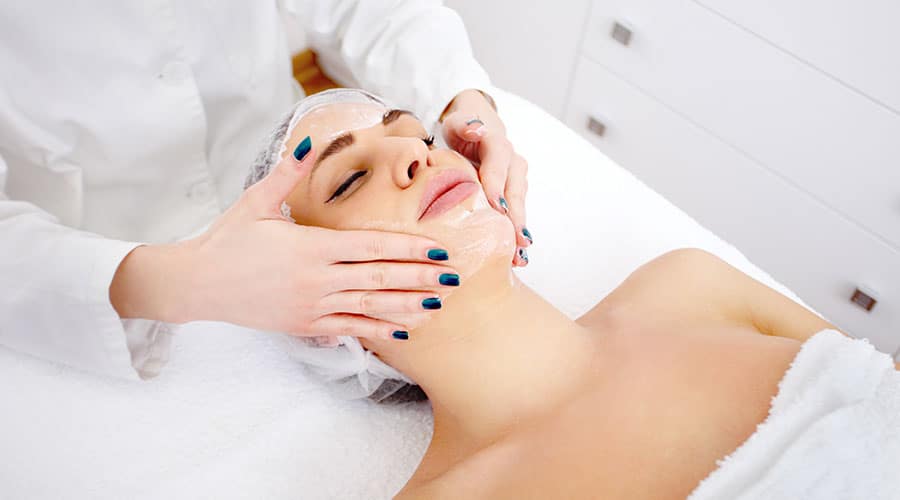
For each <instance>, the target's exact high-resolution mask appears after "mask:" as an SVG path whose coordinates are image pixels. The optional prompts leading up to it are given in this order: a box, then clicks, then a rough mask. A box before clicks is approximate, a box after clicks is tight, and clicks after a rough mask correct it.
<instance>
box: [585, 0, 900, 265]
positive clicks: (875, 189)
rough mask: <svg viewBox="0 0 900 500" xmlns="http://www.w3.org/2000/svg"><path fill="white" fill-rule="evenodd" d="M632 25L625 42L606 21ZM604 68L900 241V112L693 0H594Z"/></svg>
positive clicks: (590, 35)
mask: <svg viewBox="0 0 900 500" xmlns="http://www.w3.org/2000/svg"><path fill="white" fill-rule="evenodd" d="M620 18H621V19H625V20H627V22H629V23H630V24H631V26H632V28H633V30H634V35H633V38H632V43H631V44H630V45H629V46H627V47H626V46H624V45H621V44H619V43H618V42H616V41H614V40H613V39H612V38H611V37H610V36H609V33H610V26H611V24H612V22H613V19H620ZM582 50H583V51H584V53H585V54H586V55H587V56H588V57H589V58H591V59H592V60H594V61H597V62H599V63H601V64H603V65H604V66H605V67H606V68H608V69H609V70H610V71H611V72H613V73H615V74H616V75H618V76H620V77H622V78H624V79H625V80H627V81H629V82H632V83H633V84H635V85H636V86H637V87H639V88H641V89H642V90H643V91H644V92H646V93H648V94H650V95H652V96H654V97H655V98H657V99H659V100H660V101H662V102H664V103H665V104H666V106H668V107H670V108H671V109H672V110H674V111H675V112H677V113H678V114H681V115H683V116H684V117H686V119H688V120H690V121H691V122H693V123H695V124H696V125H697V126H698V127H700V128H703V129H705V130H707V131H709V132H710V133H711V134H713V135H715V136H716V137H719V138H720V139H722V140H724V141H725V142H727V143H729V144H731V145H733V146H734V147H736V148H737V149H738V150H740V151H741V152H742V153H744V154H745V155H747V156H748V157H750V158H751V159H753V161H755V162H757V163H759V164H761V165H764V166H765V167H766V168H768V169H770V170H771V171H772V172H773V173H774V174H775V175H777V176H781V177H784V178H785V179H786V180H788V181H789V182H790V183H793V184H794V185H796V186H799V187H800V188H801V189H803V190H806V191H807V192H809V193H810V194H811V195H812V196H813V197H815V198H816V199H818V200H820V201H821V202H823V203H824V204H827V205H830V206H833V207H835V208H836V209H838V210H839V211H840V212H841V213H843V214H844V215H845V216H847V217H849V218H851V219H852V220H854V221H856V222H857V223H858V224H860V225H861V226H863V227H865V228H867V229H868V230H870V231H872V232H873V233H875V234H876V235H878V236H879V237H881V238H884V239H885V240H887V241H889V242H890V243H891V244H893V245H894V246H895V248H900V140H898V138H900V116H898V115H896V114H894V113H893V112H892V111H890V110H888V109H887V108H885V107H884V106H881V105H879V104H877V103H875V102H873V101H871V100H870V99H868V98H866V97H864V96H862V95H860V94H858V93H856V92H853V91H850V90H848V89H847V88H846V87H844V86H843V85H841V84H839V83H837V82H836V81H835V80H833V79H831V78H828V77H827V76H824V75H823V74H822V73H820V72H819V71H817V70H815V69H814V68H811V67H810V66H808V65H806V64H803V63H801V62H798V61H797V60H796V59H795V58H794V57H792V56H790V55H788V54H786V53H784V52H783V51H781V50H778V49H777V48H775V47H773V46H772V45H770V44H767V43H765V42H763V41H762V40H760V39H759V38H758V37H756V36H754V35H752V34H750V33H748V32H747V31H745V30H742V29H740V28H738V27H736V26H735V25H734V24H732V23H729V22H728V21H726V20H724V19H722V18H721V17H720V16H718V15H717V14H715V13H713V12H711V11H709V10H708V9H706V8H704V7H702V6H700V5H698V4H696V3H694V2H692V1H689V0H672V1H668V2H664V1H661V0H629V1H627V2H626V1H625V0H595V2H594V4H593V8H592V12H591V20H590V22H589V23H588V27H587V31H586V33H585V41H584V44H583V47H582Z"/></svg>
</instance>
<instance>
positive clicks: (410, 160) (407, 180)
mask: <svg viewBox="0 0 900 500" xmlns="http://www.w3.org/2000/svg"><path fill="white" fill-rule="evenodd" d="M400 141H402V144H400V145H398V146H399V147H398V151H397V155H396V158H395V160H394V165H393V172H392V174H393V177H394V182H395V183H396V184H397V186H399V187H400V188H401V189H405V188H407V187H409V186H411V185H412V183H413V182H414V179H415V178H416V175H417V174H418V173H420V169H421V168H427V167H430V166H433V162H432V160H431V151H429V150H428V146H426V145H425V143H424V142H422V140H421V139H417V138H405V137H404V138H403V139H400Z"/></svg>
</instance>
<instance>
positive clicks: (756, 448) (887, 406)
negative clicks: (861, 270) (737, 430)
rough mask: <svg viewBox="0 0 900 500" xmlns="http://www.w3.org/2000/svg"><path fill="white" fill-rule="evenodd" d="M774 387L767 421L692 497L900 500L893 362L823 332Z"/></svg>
mask: <svg viewBox="0 0 900 500" xmlns="http://www.w3.org/2000/svg"><path fill="white" fill-rule="evenodd" d="M778 387H779V389H778V394H777V395H776V396H775V397H774V398H773V400H772V407H771V409H770V410H769V416H768V417H767V418H766V420H765V421H764V422H763V423H761V424H760V425H759V426H758V427H757V429H756V432H755V433H754V434H753V435H752V436H750V438H749V439H748V440H747V441H746V442H744V444H743V445H741V446H740V447H739V448H738V449H737V450H736V451H735V452H734V453H732V454H731V455H730V456H728V457H726V458H725V459H724V460H720V461H719V468H718V469H717V470H715V471H714V472H712V473H711V474H710V475H709V477H707V478H706V479H705V480H703V481H702V482H701V483H700V485H699V486H698V487H697V489H696V490H694V492H693V493H692V494H691V496H690V497H689V498H690V500H706V499H729V500H730V499H757V498H764V499H791V500H797V499H829V500H831V499H842V500H844V499H861V500H862V499H865V500H877V499H897V498H900V372H898V371H896V370H895V369H894V363H893V361H892V360H891V358H890V357H889V356H887V355H886V354H883V353H881V352H878V351H876V350H875V349H874V348H873V347H872V345H870V344H869V343H868V342H866V341H865V340H856V339H850V338H848V337H845V336H843V335H841V334H840V333H838V332H836V331H834V330H823V331H821V332H819V333H817V334H816V335H814V336H813V337H812V338H810V339H809V340H807V341H806V342H805V343H804V344H803V347H802V348H801V350H800V353H799V354H798V355H797V357H796V358H795V359H794V362H793V363H792V364H791V367H790V368H789V369H788V371H787V372H786V373H785V375H784V378H783V379H782V380H781V382H780V383H779V386H778Z"/></svg>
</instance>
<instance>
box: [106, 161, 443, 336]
mask: <svg viewBox="0 0 900 500" xmlns="http://www.w3.org/2000/svg"><path fill="white" fill-rule="evenodd" d="M314 157H315V153H314V152H310V153H308V154H307V155H306V156H305V157H304V158H303V160H302V161H295V160H293V158H292V159H291V160H288V161H283V162H281V163H280V164H279V165H278V166H277V167H276V168H275V169H273V170H272V172H270V173H269V175H268V176H267V177H266V178H264V179H263V180H261V181H259V182H258V183H257V184H255V185H253V186H251V187H250V188H249V189H247V190H246V191H245V192H244V193H243V195H242V196H241V198H240V199H239V200H238V201H237V203H235V204H234V205H233V206H232V207H231V208H229V209H228V210H227V211H226V212H225V213H224V214H222V216H221V217H220V218H219V219H218V220H217V221H216V222H215V223H214V224H213V225H212V227H211V228H210V229H209V230H208V231H207V232H206V233H204V234H202V235H200V236H199V237H197V238H195V239H192V240H188V241H185V242H182V243H178V244H175V245H160V246H154V245H149V246H143V247H138V248H136V249H135V250H134V251H133V252H131V254H129V255H128V257H126V259H125V260H124V261H123V263H122V265H121V266H120V267H119V270H118V271H117V273H116V277H115V278H114V280H113V286H112V287H111V289H110V294H111V299H112V302H113V305H114V307H115V308H116V310H117V311H118V312H119V315H120V316H121V317H123V318H127V317H139V318H149V319H159V320H163V321H169V322H176V323H182V322H187V321H194V320H217V321H227V322H230V323H235V324H238V325H243V326H248V327H252V328H257V329H261V330H267V331H275V332H287V333H292V334H295V335H299V336H324V337H320V339H319V340H323V339H326V340H327V338H328V337H331V336H336V335H347V336H356V337H378V338H398V339H401V340H402V339H403V338H404V335H405V332H406V331H408V327H407V325H409V327H412V326H414V325H410V323H415V322H417V320H418V321H421V320H422V319H423V318H424V317H425V316H426V315H428V314H430V313H429V312H428V310H427V309H426V307H425V306H431V307H429V308H428V309H432V308H434V307H433V306H434V305H435V301H434V300H433V299H434V298H435V297H440V296H442V295H445V294H446V292H447V291H449V290H450V288H448V287H445V286H442V285H441V282H445V283H448V285H453V284H454V283H455V282H458V278H456V279H453V278H454V277H455V276H456V271H455V270H453V269H452V268H450V267H448V266H445V265H442V263H441V262H440V261H442V260H446V258H447V253H446V252H445V251H443V250H442V249H441V247H440V245H438V244H437V243H436V242H435V241H433V240H430V239H427V238H423V237H418V236H412V235H406V234H399V233H388V232H380V231H335V230H330V229H324V228H318V227H306V226H300V225H297V224H294V223H293V221H291V220H289V219H287V218H286V217H284V216H283V215H282V214H281V204H282V201H283V200H284V199H285V198H287V196H288V194H290V193H291V191H293V189H294V187H295V186H296V185H297V183H298V182H299V181H300V179H302V178H303V177H304V176H305V175H307V174H308V172H309V170H310V168H311V166H312V164H313V161H314ZM442 275H445V276H443V277H442ZM446 275H450V276H449V278H448V276H446ZM426 299H432V300H431V301H426ZM423 301H426V302H425V303H424V304H423ZM437 303H438V304H439V302H437ZM375 318H379V319H375ZM392 318H398V319H399V318H402V323H401V322H395V321H393V320H392ZM395 332H397V333H395Z"/></svg>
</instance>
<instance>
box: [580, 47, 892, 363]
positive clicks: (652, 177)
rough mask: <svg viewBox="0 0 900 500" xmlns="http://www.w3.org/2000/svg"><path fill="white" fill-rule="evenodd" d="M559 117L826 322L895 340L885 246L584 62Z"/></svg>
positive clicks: (880, 340) (886, 342) (886, 347)
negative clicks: (861, 294) (593, 126)
mask: <svg viewBox="0 0 900 500" xmlns="http://www.w3.org/2000/svg"><path fill="white" fill-rule="evenodd" d="M589 116H596V117H600V120H601V121H602V122H603V123H604V124H605V125H606V131H605V133H604V134H603V135H602V136H599V137H598V136H597V135H595V134H594V133H592V132H590V131H589V130H588V129H587V127H586V123H587V120H588V117H589ZM565 120H566V123H567V124H568V125H569V126H571V127H572V128H574V129H575V130H578V131H580V132H582V133H583V134H584V135H585V137H587V138H588V139H589V140H591V141H592V142H593V143H594V144H595V145H596V146H597V147H599V148H600V149H601V150H602V151H603V152H604V153H605V154H607V155H608V156H610V157H611V158H612V159H614V160H615V161H617V162H618V163H619V164H620V165H622V166H623V167H625V168H627V169H629V170H630V171H632V172H633V173H634V174H635V175H636V176H638V177H639V178H641V179H642V180H643V181H644V182H646V183H647V184H648V185H649V186H651V187H652V188H654V189H655V190H656V191H658V192H660V193H661V194H662V195H663V196H665V197H667V198H668V199H669V200H670V201H672V202H673V203H675V204H676V205H678V206H679V207H681V208H682V209H684V210H685V211H686V212H687V213H689V214H690V215H691V216H693V217H694V218H695V219H697V220H698V221H699V222H700V223H701V224H703V225H704V226H706V227H708V228H710V229H711V230H712V231H713V232H715V233H716V234H718V235H719V236H721V237H722V238H724V239H726V240H728V241H730V242H731V243H732V244H734V245H735V246H737V247H738V248H739V249H740V250H741V251H743V252H744V253H745V255H747V256H748V258H750V259H751V260H752V261H753V262H754V263H756V264H757V265H759V266H760V267H762V268H763V269H764V270H766V271H768V272H769V273H770V274H771V275H772V276H773V277H775V278H776V279H777V280H779V281H781V282H782V283H784V284H785V285H787V286H788V287H789V288H791V289H792V290H794V291H795V292H796V293H797V294H798V295H799V296H800V297H801V298H802V299H803V300H804V301H806V302H807V303H808V304H810V305H811V306H812V307H814V308H816V309H817V310H818V311H820V312H821V313H822V314H824V315H825V316H826V317H827V318H828V319H829V320H830V321H831V322H833V323H834V324H836V325H838V326H839V327H840V328H842V329H844V330H846V331H848V332H850V333H852V334H854V335H855V336H859V337H867V338H869V339H870V340H872V342H873V343H874V344H875V345H876V346H877V347H878V348H879V349H880V350H882V351H884V352H888V353H894V352H895V351H896V350H897V348H898V346H900V253H898V252H897V251H896V250H894V249H893V248H891V247H890V246H889V245H887V244H885V243H884V242H882V241H880V240H879V239H877V238H874V237H872V236H871V235H870V234H869V233H868V232H866V231H864V230H862V229H860V228H859V227H858V226H856V225H855V224H853V223H852V222H850V221H848V220H847V219H845V218H844V217H842V216H841V215H839V214H838V213H836V212H834V211H833V210H832V209H830V208H828V207H827V206H824V205H822V204H821V203H819V202H818V201H816V200H815V199H814V198H812V197H810V196H808V195H807V194H806V193H804V192H803V191H801V190H799V189H797V188H796V187H794V186H793V185H791V184H790V183H788V182H785V181H784V180H783V179H782V178H780V177H778V176H777V175H774V174H772V172H771V171H769V170H767V169H765V168H762V167H761V166H760V165H759V164H758V163H757V162H755V161H754V160H753V159H751V158H749V157H748V156H747V155H745V154H744V153H743V152H741V151H740V150H738V149H735V148H734V147H732V146H730V145H728V144H727V143H725V142H724V141H722V140H720V139H718V138H716V137H714V136H712V135H710V134H709V133H707V132H706V131H705V130H703V129H702V128H701V127H699V126H697V125H696V124H694V123H691V122H690V121H688V120H685V119H684V118H683V117H682V116H680V115H679V114H678V113H677V112H675V111H673V110H672V109H670V108H669V107H667V106H665V105H664V104H662V103H660V102H659V101H657V100H655V99H654V98H652V97H651V96H648V95H647V94H646V93H644V92H642V91H641V90H639V89H638V88H636V87H635V86H633V85H632V84H630V83H628V82H626V81H625V80H624V79H622V78H620V77H618V76H616V75H615V74H613V73H612V72H610V71H609V70H607V69H605V68H603V67H602V66H600V65H598V64H596V63H593V62H591V61H589V60H586V59H584V58H582V59H581V61H580V62H579V64H578V67H577V70H576V73H575V78H574V81H573V84H572V89H571V93H570V100H569V105H568V107H567V111H566V116H565ZM857 285H864V286H866V287H868V288H869V289H870V290H873V291H876V292H877V294H876V295H877V298H878V300H879V302H878V304H877V305H876V306H875V307H874V308H873V309H872V310H871V311H869V312H866V311H865V310H863V309H862V308H860V307H859V306H857V305H855V304H852V303H851V302H850V301H849V298H850V296H851V295H852V293H853V290H854V289H855V287H856V286H857Z"/></svg>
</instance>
